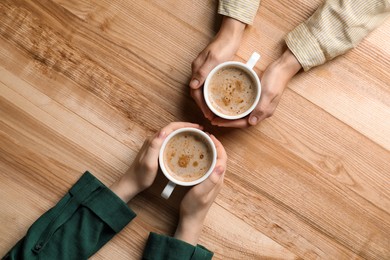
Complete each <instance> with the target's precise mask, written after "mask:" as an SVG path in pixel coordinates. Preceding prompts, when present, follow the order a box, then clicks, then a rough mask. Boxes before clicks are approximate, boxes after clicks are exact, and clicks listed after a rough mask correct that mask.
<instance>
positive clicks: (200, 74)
mask: <svg viewBox="0 0 390 260" xmlns="http://www.w3.org/2000/svg"><path fill="white" fill-rule="evenodd" d="M216 66H217V64H216V63H215V62H213V61H212V60H210V59H208V58H206V60H205V62H204V63H203V65H202V66H200V67H199V69H197V70H195V71H194V72H193V74H192V79H191V81H190V87H191V88H192V89H198V88H200V86H202V85H203V84H204V82H205V80H206V78H207V76H208V75H209V73H210V72H211V70H212V69H214V68H215V67H216Z"/></svg>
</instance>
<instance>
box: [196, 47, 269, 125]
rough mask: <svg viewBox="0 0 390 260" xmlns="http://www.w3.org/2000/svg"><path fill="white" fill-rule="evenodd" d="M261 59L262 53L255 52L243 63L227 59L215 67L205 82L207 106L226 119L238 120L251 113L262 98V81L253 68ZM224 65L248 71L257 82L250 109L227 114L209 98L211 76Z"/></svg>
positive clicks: (204, 90) (204, 93)
mask: <svg viewBox="0 0 390 260" xmlns="http://www.w3.org/2000/svg"><path fill="white" fill-rule="evenodd" d="M259 59H260V54H258V53H257V52H254V53H253V54H252V55H251V57H250V58H249V60H248V61H247V63H242V62H238V61H227V62H224V63H221V64H219V65H218V66H217V67H215V68H214V69H213V70H212V71H211V72H210V73H209V75H208V76H207V78H206V81H205V83H204V87H203V95H204V99H205V101H206V104H207V106H208V107H209V108H210V110H211V111H212V112H213V113H214V114H215V115H217V116H219V117H221V118H224V119H229V120H236V119H239V118H243V117H245V116H247V115H249V114H250V113H251V112H252V111H253V110H254V109H255V107H256V106H257V104H258V103H259V100H260V94H261V83H260V79H259V77H258V76H257V74H256V72H255V71H254V70H253V67H254V66H255V65H256V63H257V61H258V60H259ZM224 67H238V68H240V69H242V70H244V71H245V72H247V73H248V75H250V76H251V78H252V80H253V82H255V87H256V91H257V92H256V98H255V101H254V102H253V104H252V106H251V107H250V108H249V109H248V110H246V111H244V112H242V113H241V114H238V115H226V114H223V113H221V112H220V111H218V110H217V109H216V108H215V107H214V106H213V104H212V102H211V100H210V98H209V84H210V81H211V78H212V77H213V76H214V74H215V73H216V72H217V71H219V70H220V69H222V68H224Z"/></svg>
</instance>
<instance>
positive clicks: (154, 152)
mask: <svg viewBox="0 0 390 260" xmlns="http://www.w3.org/2000/svg"><path fill="white" fill-rule="evenodd" d="M184 127H192V128H197V129H202V128H203V127H202V126H200V125H198V124H193V123H187V122H173V123H170V124H169V125H167V126H165V127H164V128H162V129H161V130H160V131H159V132H157V133H156V134H155V135H154V136H153V137H151V138H148V139H147V140H146V141H145V142H144V144H143V145H142V148H141V150H140V153H139V154H141V156H142V154H145V155H144V156H143V157H141V158H142V159H143V160H145V162H152V161H153V162H154V161H157V158H158V156H159V152H160V148H161V146H162V143H163V142H164V139H165V137H167V135H169V134H170V133H171V132H173V131H175V130H177V129H180V128H184ZM145 150H146V151H145Z"/></svg>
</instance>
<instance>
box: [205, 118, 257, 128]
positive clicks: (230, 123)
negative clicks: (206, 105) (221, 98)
mask: <svg viewBox="0 0 390 260" xmlns="http://www.w3.org/2000/svg"><path fill="white" fill-rule="evenodd" d="M211 124H212V125H216V126H220V127H233V128H246V127H249V126H250V125H249V123H248V119H247V118H242V119H237V120H227V119H223V118H220V117H215V118H214V119H213V120H212V121H211Z"/></svg>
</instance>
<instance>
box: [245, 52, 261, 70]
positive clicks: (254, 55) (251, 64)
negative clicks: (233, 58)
mask: <svg viewBox="0 0 390 260" xmlns="http://www.w3.org/2000/svg"><path fill="white" fill-rule="evenodd" d="M259 59H260V54H258V53H257V52H254V53H252V55H251V57H250V58H249V60H248V61H247V62H246V65H247V66H248V67H249V68H251V69H253V67H254V66H255V65H256V63H257V62H258V61H259Z"/></svg>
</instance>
